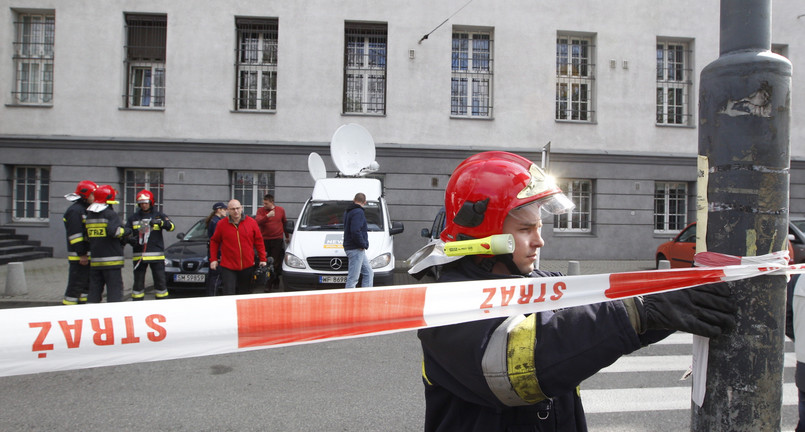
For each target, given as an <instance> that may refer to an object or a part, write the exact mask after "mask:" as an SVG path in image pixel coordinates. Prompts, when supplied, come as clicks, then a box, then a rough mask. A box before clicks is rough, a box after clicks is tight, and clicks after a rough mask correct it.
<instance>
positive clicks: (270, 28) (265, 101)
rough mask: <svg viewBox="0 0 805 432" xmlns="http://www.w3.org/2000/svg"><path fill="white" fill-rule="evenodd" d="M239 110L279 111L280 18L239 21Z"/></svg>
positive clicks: (237, 95)
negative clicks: (278, 53)
mask: <svg viewBox="0 0 805 432" xmlns="http://www.w3.org/2000/svg"><path fill="white" fill-rule="evenodd" d="M235 25H236V32H237V44H238V45H237V48H236V49H235V59H236V61H235V76H236V77H237V78H236V80H237V82H236V84H235V86H236V92H235V110H238V111H246V110H250V111H268V110H276V109H277V61H278V57H277V52H278V46H279V45H278V26H279V24H278V21H277V19H255V18H238V19H237V20H236V24H235Z"/></svg>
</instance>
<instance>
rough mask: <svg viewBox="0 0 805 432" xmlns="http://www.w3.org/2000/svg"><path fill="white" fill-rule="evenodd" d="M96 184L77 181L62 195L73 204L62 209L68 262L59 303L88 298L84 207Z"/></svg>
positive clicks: (81, 301) (89, 200) (87, 246)
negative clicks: (64, 284)
mask: <svg viewBox="0 0 805 432" xmlns="http://www.w3.org/2000/svg"><path fill="white" fill-rule="evenodd" d="M97 188H98V185H97V184H95V182H93V181H90V180H82V181H80V182H79V183H78V185H77V186H76V188H75V192H74V193H69V194H67V195H65V196H64V197H65V198H67V200H68V201H72V202H73V204H72V205H71V206H70V207H68V208H67V211H65V212H64V216H63V217H62V220H63V221H64V232H65V234H66V235H67V260H68V262H69V265H70V269H69V273H68V274H67V288H66V289H65V290H64V298H63V299H62V304H66V305H74V304H79V303H86V302H87V293H89V238H87V235H86V232H85V231H86V227H85V226H84V220H85V219H86V218H87V207H89V205H90V204H92V200H93V196H92V193H93V192H95V189H97Z"/></svg>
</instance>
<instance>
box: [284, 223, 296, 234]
mask: <svg viewBox="0 0 805 432" xmlns="http://www.w3.org/2000/svg"><path fill="white" fill-rule="evenodd" d="M293 224H294V222H293V220H286V221H285V227H284V228H285V234H293Z"/></svg>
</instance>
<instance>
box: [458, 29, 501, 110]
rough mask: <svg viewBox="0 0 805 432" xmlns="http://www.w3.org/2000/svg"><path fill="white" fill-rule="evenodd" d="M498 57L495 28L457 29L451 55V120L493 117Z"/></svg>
mask: <svg viewBox="0 0 805 432" xmlns="http://www.w3.org/2000/svg"><path fill="white" fill-rule="evenodd" d="M484 45H485V46H484ZM494 55H495V51H494V30H493V29H472V28H467V27H461V26H454V27H453V33H452V38H451V55H450V68H451V72H450V116H451V117H456V118H483V119H489V118H492V116H493V100H494V99H493V97H494ZM484 89H485V90H486V91H485V92H484V91H483V90H484Z"/></svg>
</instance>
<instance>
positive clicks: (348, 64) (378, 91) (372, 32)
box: [343, 23, 387, 114]
mask: <svg viewBox="0 0 805 432" xmlns="http://www.w3.org/2000/svg"><path fill="white" fill-rule="evenodd" d="M344 29H345V34H344V106H343V110H344V113H345V114H385V113H386V35H387V26H386V24H367V23H346V24H345V26H344Z"/></svg>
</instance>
